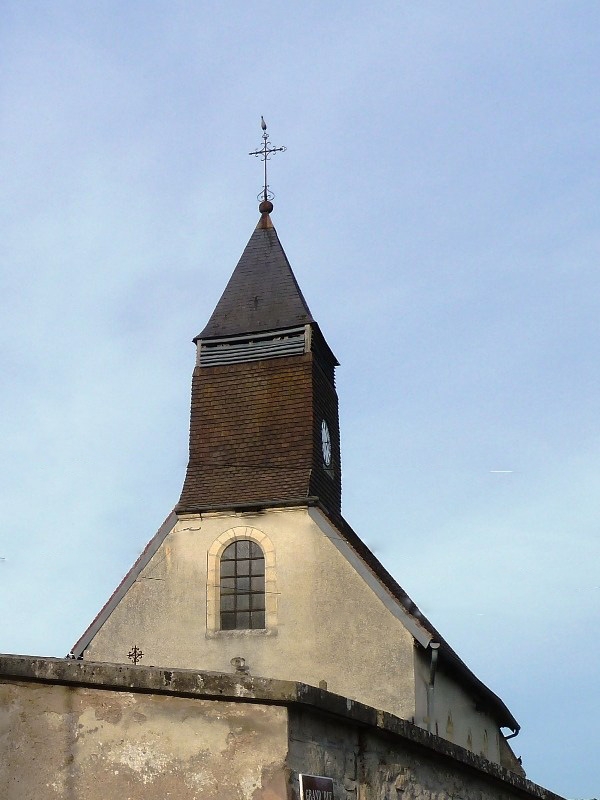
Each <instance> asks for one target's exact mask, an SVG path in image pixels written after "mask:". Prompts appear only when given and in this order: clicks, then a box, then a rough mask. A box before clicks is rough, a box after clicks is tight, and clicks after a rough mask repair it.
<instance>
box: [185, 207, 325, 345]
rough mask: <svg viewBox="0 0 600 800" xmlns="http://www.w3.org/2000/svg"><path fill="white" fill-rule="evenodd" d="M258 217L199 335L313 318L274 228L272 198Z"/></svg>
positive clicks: (286, 325) (228, 333) (286, 324)
mask: <svg viewBox="0 0 600 800" xmlns="http://www.w3.org/2000/svg"><path fill="white" fill-rule="evenodd" d="M259 209H260V211H261V212H262V213H261V217H260V220H259V221H258V225H257V226H256V228H255V230H254V232H253V233H252V236H251V237H250V240H249V241H248V244H247V245H246V249H245V250H244V252H243V253H242V256H241V258H240V260H239V261H238V264H237V266H236V268H235V270H234V272H233V275H232V276H231V278H230V279H229V283H228V284H227V286H226V287H225V291H224V292H223V294H222V296H221V299H220V300H219V302H218V303H217V306H216V308H215V310H214V311H213V313H212V316H211V318H210V319H209V321H208V324H207V325H206V327H205V328H204V330H203V331H202V333H200V334H198V336H197V337H196V340H197V339H210V338H216V337H227V336H237V335H241V334H245V333H258V332H261V331H271V330H279V329H282V328H293V327H298V326H300V325H306V324H307V323H311V322H314V320H313V318H312V315H311V313H310V309H309V308H308V305H307V303H306V300H305V299H304V297H303V295H302V292H301V291H300V287H299V286H298V283H297V282H296V278H295V277H294V273H293V272H292V268H291V267H290V262H289V261H288V259H287V256H286V254H285V252H284V250H283V247H282V246H281V242H280V241H279V237H278V236H277V231H276V230H275V228H274V227H273V223H272V222H271V217H270V215H269V213H270V211H272V209H273V205H272V203H270V202H269V201H263V202H262V203H261V204H260V206H259Z"/></svg>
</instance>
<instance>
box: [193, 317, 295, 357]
mask: <svg viewBox="0 0 600 800" xmlns="http://www.w3.org/2000/svg"><path fill="white" fill-rule="evenodd" d="M198 345H199V346H198V365H199V366H201V367H216V366H219V365H220V364H239V363H240V362H243V361H262V360H263V359H267V358H283V357H284V356H295V355H298V354H301V353H304V351H305V347H306V333H305V328H304V326H303V327H301V328H286V329H285V330H282V331H269V332H268V333H253V334H246V335H245V336H228V337H226V338H224V339H204V340H202V339H200V340H199V341H198Z"/></svg>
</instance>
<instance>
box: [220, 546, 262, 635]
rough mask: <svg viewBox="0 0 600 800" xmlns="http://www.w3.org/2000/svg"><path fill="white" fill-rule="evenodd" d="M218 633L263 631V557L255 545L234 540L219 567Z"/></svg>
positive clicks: (227, 548)
mask: <svg viewBox="0 0 600 800" xmlns="http://www.w3.org/2000/svg"><path fill="white" fill-rule="evenodd" d="M219 586H220V598H221V602H220V606H221V630H223V631H231V630H240V629H241V630H254V629H257V628H264V627H265V557H264V554H263V551H262V549H261V547H260V545H258V544H257V543H256V542H252V541H250V540H249V539H237V540H236V541H235V542H233V543H232V544H230V545H229V546H228V547H226V548H225V550H224V551H223V554H222V556H221V565H220V580H219Z"/></svg>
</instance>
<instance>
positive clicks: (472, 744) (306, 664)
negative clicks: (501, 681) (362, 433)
mask: <svg viewBox="0 0 600 800" xmlns="http://www.w3.org/2000/svg"><path fill="white" fill-rule="evenodd" d="M272 208H273V207H272V204H271V203H270V202H269V201H268V200H266V199H265V200H263V202H262V203H261V205H260V213H261V216H260V219H259V222H258V225H257V227H256V229H255V230H254V232H253V233H252V235H251V237H250V240H249V242H248V244H247V246H246V248H245V250H244V252H243V254H242V256H241V258H240V260H239V262H238V264H237V266H236V268H235V270H234V272H233V274H232V276H231V278H230V280H229V283H228V284H227V287H226V289H225V291H224V293H223V295H222V297H221V299H220V300H219V302H218V304H217V306H216V308H215V310H214V312H213V314H212V316H211V318H210V320H209V321H208V323H207V325H206V327H205V328H204V329H203V331H202V332H201V333H200V334H199V335H198V336H197V337H196V339H195V343H196V349H197V359H196V366H195V369H194V375H193V382H192V403H191V421H190V454H189V463H188V467H187V472H186V476H185V481H184V486H183V490H182V493H181V497H180V499H179V502H178V503H177V505H176V507H175V509H174V510H173V511H172V512H171V513H170V514H169V516H168V517H167V519H166V520H165V522H164V523H163V525H162V526H161V528H160V529H159V531H158V532H157V534H156V535H155V536H154V537H153V539H152V540H151V541H150V542H149V544H148V546H147V547H146V549H145V551H144V552H143V553H142V555H141V556H140V558H139V559H138V561H137V562H136V563H135V564H134V566H133V567H132V569H131V570H130V571H129V573H128V574H127V576H126V577H125V578H124V580H123V582H122V583H121V585H120V586H119V587H118V588H117V589H116V590H115V593H114V594H113V596H112V597H111V598H110V599H109V601H108V602H107V604H106V605H105V606H104V608H103V609H102V610H101V611H100V613H99V614H98V616H97V617H96V619H95V620H94V621H93V622H92V624H91V625H90V626H89V628H88V629H87V630H86V632H85V633H84V634H83V636H82V637H81V638H80V639H79V641H78V642H77V643H76V645H75V647H74V649H73V655H74V657H75V658H76V659H81V660H83V661H84V662H86V661H92V662H104V663H110V664H131V660H132V659H133V660H134V661H135V662H138V661H139V660H141V663H142V665H143V666H144V667H146V666H148V667H150V666H153V667H156V668H162V669H174V670H204V671H210V672H218V673H234V674H236V675H249V676H252V677H254V676H262V677H264V678H269V679H273V680H275V681H292V682H298V683H301V684H304V685H308V686H312V687H317V688H318V687H320V688H321V689H322V690H323V689H327V690H328V691H329V692H332V693H335V694H337V695H341V696H343V697H345V698H348V701H349V702H357V703H361V704H364V705H365V706H368V707H372V708H375V709H380V710H381V711H382V712H386V713H389V714H391V715H394V716H395V717H396V718H401V719H403V720H406V721H407V722H408V723H412V724H414V725H415V726H417V728H419V729H421V730H423V731H425V732H427V733H430V734H433V735H436V736H438V737H440V738H441V739H445V740H447V741H448V742H451V743H453V744H455V745H458V746H459V747H461V748H464V749H465V750H466V751H470V752H471V753H474V754H476V755H477V756H479V757H481V758H483V759H486V760H487V761H489V762H491V763H492V764H497V765H501V766H502V767H505V768H506V769H508V770H510V771H512V772H513V773H515V774H518V775H523V774H524V773H523V771H522V768H521V766H520V763H519V762H518V761H517V759H516V758H515V756H514V754H513V752H512V750H511V748H510V745H509V743H508V741H507V739H508V738H511V736H512V735H516V733H517V732H518V730H519V726H518V723H517V721H516V720H515V718H514V717H513V715H512V713H511V712H510V711H509V709H508V708H507V706H506V705H505V704H504V702H503V701H502V700H501V699H500V698H499V697H498V696H496V695H495V694H494V693H493V692H492V690H491V689H489V688H488V687H487V686H486V685H485V684H484V683H483V682H481V681H480V680H479V679H478V678H477V677H476V676H475V675H474V674H473V673H472V672H471V670H470V669H469V668H468V667H467V666H466V664H464V662H463V661H462V660H461V659H460V658H459V656H458V655H457V654H456V653H455V652H454V650H453V649H452V648H451V647H450V645H449V644H448V643H447V642H446V641H445V640H444V638H443V637H442V636H441V634H440V633H439V632H438V631H437V630H436V629H435V628H434V627H433V626H432V625H431V623H430V622H429V621H428V620H427V619H426V617H425V616H424V615H423V614H422V613H421V612H420V610H419V609H418V607H417V606H416V605H415V603H414V602H413V601H412V600H411V599H410V598H409V597H408V596H407V595H406V593H405V592H404V591H403V590H402V588H401V586H400V585H399V584H398V583H397V582H396V580H395V579H394V577H392V576H391V575H390V574H389V572H388V571H387V570H386V569H385V568H384V566H383V565H382V564H381V563H380V562H379V561H378V560H377V558H376V557H375V556H374V555H373V553H371V552H370V550H369V549H368V547H367V546H366V545H365V544H364V542H363V541H362V540H361V538H360V536H359V535H358V534H357V533H355V532H354V531H353V530H352V528H351V527H350V525H349V524H348V523H347V522H346V520H345V519H344V518H343V516H342V511H341V488H342V483H341V453H340V431H339V416H338V398H337V393H336V388H335V369H336V367H337V365H338V364H337V360H336V358H335V356H334V355H333V353H332V351H331V349H330V347H329V346H328V344H327V342H326V340H325V337H324V336H323V334H322V332H321V329H320V327H319V325H318V324H317V322H316V321H315V320H314V319H313V317H312V315H311V313H310V310H309V307H308V304H307V303H306V301H305V299H304V297H303V295H302V292H301V290H300V288H299V286H298V283H297V281H296V278H295V276H294V274H293V272H292V269H291V267H290V264H289V262H288V259H287V257H286V255H285V252H284V250H283V247H282V246H281V243H280V241H279V238H278V235H277V232H276V230H275V228H274V226H273V223H272V220H271V212H272Z"/></svg>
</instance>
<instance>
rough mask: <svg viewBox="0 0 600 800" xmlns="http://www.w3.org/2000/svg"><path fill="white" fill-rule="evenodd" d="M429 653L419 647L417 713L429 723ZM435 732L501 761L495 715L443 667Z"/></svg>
mask: <svg viewBox="0 0 600 800" xmlns="http://www.w3.org/2000/svg"><path fill="white" fill-rule="evenodd" d="M429 658H430V656H429V653H426V652H423V651H420V650H415V675H416V684H417V697H418V702H417V714H416V718H415V722H416V723H417V724H418V725H421V726H422V727H424V728H426V727H427V719H426V714H427V688H426V687H427V683H428V681H429ZM431 732H432V733H436V734H437V735H439V736H442V737H443V738H444V739H448V741H450V742H455V743H456V744H458V745H460V746H461V747H466V748H467V750H471V751H472V752H473V753H477V754H478V755H481V756H483V757H484V758H488V759H490V761H496V762H500V736H501V733H500V731H499V729H498V725H497V724H496V723H495V721H494V719H493V718H492V717H491V716H490V715H489V714H487V713H485V711H484V710H483V709H480V708H477V706H476V702H475V698H474V697H472V696H470V695H469V694H468V693H467V692H465V690H464V689H462V688H461V687H460V686H459V685H458V684H457V683H456V681H454V680H452V678H450V677H448V676H447V675H446V674H445V673H444V671H443V670H441V669H439V670H438V671H437V673H436V676H435V684H434V690H433V707H432V720H431Z"/></svg>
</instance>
